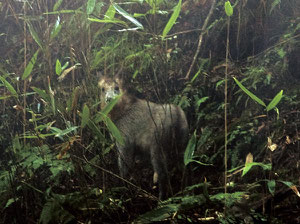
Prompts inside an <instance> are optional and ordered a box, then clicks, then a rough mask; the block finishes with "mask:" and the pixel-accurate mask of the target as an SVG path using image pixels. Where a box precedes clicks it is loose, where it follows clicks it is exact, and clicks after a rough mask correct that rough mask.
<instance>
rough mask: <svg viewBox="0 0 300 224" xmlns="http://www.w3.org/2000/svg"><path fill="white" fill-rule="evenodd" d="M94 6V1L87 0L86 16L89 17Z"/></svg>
mask: <svg viewBox="0 0 300 224" xmlns="http://www.w3.org/2000/svg"><path fill="white" fill-rule="evenodd" d="M95 4H96V0H88V2H87V6H86V13H87V14H88V15H90V14H91V13H92V12H93V11H94V8H95Z"/></svg>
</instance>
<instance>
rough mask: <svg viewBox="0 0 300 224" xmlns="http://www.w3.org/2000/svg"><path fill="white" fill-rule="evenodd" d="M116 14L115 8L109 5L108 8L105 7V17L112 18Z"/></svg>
mask: <svg viewBox="0 0 300 224" xmlns="http://www.w3.org/2000/svg"><path fill="white" fill-rule="evenodd" d="M115 14H116V9H115V8H114V7H113V6H112V5H110V6H109V8H108V9H107V11H106V13H105V15H104V18H106V19H114V18H115Z"/></svg>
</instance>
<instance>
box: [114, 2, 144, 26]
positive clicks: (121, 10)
mask: <svg viewBox="0 0 300 224" xmlns="http://www.w3.org/2000/svg"><path fill="white" fill-rule="evenodd" d="M113 7H114V8H115V9H116V11H117V12H118V13H120V15H122V16H123V17H124V18H126V19H127V20H129V21H130V22H132V23H133V24H134V25H136V27H137V28H138V29H144V27H143V25H142V24H141V23H140V22H139V21H137V20H136V19H135V18H133V16H131V15H130V14H129V13H128V12H126V11H125V10H124V9H122V8H121V7H120V6H118V5H117V4H115V3H113Z"/></svg>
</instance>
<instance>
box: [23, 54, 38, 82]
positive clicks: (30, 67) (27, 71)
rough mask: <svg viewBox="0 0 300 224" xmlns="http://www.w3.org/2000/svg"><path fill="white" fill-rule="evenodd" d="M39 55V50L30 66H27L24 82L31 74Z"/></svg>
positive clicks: (31, 60)
mask: <svg viewBox="0 0 300 224" xmlns="http://www.w3.org/2000/svg"><path fill="white" fill-rule="evenodd" d="M38 53H39V49H38V50H37V51H36V52H35V53H34V55H33V56H32V58H31V59H30V61H29V63H28V65H27V66H26V68H25V70H24V73H23V75H22V79H23V80H25V79H27V78H28V76H29V75H30V74H31V72H32V69H33V66H34V65H35V62H36V59H37V55H38Z"/></svg>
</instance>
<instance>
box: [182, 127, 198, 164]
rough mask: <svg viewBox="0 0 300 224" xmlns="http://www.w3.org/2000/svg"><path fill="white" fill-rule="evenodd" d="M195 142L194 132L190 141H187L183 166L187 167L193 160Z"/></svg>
mask: <svg viewBox="0 0 300 224" xmlns="http://www.w3.org/2000/svg"><path fill="white" fill-rule="evenodd" d="M196 141H197V139H196V130H195V131H194V133H193V135H192V137H191V139H190V140H189V142H188V145H187V147H186V149H185V152H184V165H185V166H186V165H188V164H189V163H190V162H192V160H193V156H194V151H195V148H196Z"/></svg>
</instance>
